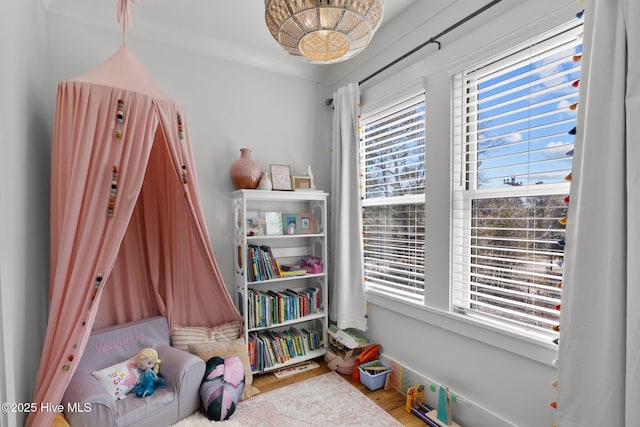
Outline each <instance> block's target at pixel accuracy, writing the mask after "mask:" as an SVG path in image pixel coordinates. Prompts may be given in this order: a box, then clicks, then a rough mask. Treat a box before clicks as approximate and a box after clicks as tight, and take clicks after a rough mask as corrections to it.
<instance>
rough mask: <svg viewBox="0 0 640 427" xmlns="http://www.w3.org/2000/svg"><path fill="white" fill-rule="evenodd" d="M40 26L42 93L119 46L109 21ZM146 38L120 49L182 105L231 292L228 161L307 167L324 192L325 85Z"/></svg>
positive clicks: (50, 20)
mask: <svg viewBox="0 0 640 427" xmlns="http://www.w3.org/2000/svg"><path fill="white" fill-rule="evenodd" d="M113 21H115V17H113ZM47 24H48V33H47V34H48V46H47V50H48V52H49V56H50V58H51V62H50V65H51V67H50V68H51V73H50V75H49V78H48V82H47V90H48V91H50V92H51V93H53V95H54V96H55V90H56V85H57V82H59V81H60V80H65V79H69V78H73V77H76V76H78V75H80V74H82V73H84V72H86V71H88V70H90V69H91V68H93V67H94V66H96V65H97V64H99V63H100V62H101V61H103V60H104V59H106V58H107V57H108V56H109V55H110V54H111V53H113V52H114V51H115V50H116V49H117V48H119V47H120V45H121V41H122V35H121V32H120V29H119V26H117V25H114V29H113V30H111V29H108V28H102V27H96V26H94V25H87V24H85V23H82V22H78V21H74V20H71V19H69V18H66V17H62V16H58V15H53V14H49V15H48V16H47ZM134 26H135V22H134ZM152 36H153V35H152V34H149V37H141V36H135V35H132V34H131V33H129V34H128V36H127V46H128V47H129V49H130V50H131V51H132V52H133V53H134V55H136V57H137V58H138V60H139V61H140V63H141V64H142V65H143V66H144V67H145V68H146V70H147V71H148V72H149V74H150V75H151V76H152V77H153V78H154V80H155V81H156V82H157V83H158V84H159V85H160V86H161V87H163V88H164V89H165V90H166V91H167V92H168V93H169V94H171V95H172V97H173V98H174V99H175V100H176V101H177V102H179V103H181V104H182V105H184V107H185V111H186V122H187V126H188V129H189V134H190V137H191V142H192V146H193V150H194V156H195V159H196V167H197V176H198V180H199V183H200V190H201V195H202V200H203V207H204V211H205V217H206V221H207V226H208V229H209V235H210V238H211V241H212V245H213V250H214V253H215V256H216V259H217V261H218V264H219V266H220V270H221V272H222V275H223V277H224V279H225V283H226V285H227V288H228V289H229V291H230V292H232V291H233V285H234V280H233V264H232V262H233V256H232V255H233V252H232V244H233V239H232V227H231V208H230V192H231V191H233V190H234V188H233V186H232V184H231V181H230V180H229V166H230V165H231V163H232V162H233V161H235V160H236V159H238V158H239V157H240V148H244V147H247V148H251V149H252V157H253V159H254V160H256V161H257V162H258V163H260V165H261V166H262V169H263V170H268V168H269V165H270V164H271V163H274V164H288V165H291V168H292V173H293V174H297V175H303V174H305V173H306V167H307V165H311V167H312V170H313V172H314V177H315V180H316V183H317V187H318V188H319V189H322V190H327V191H328V190H329V177H330V173H329V170H330V167H329V165H330V160H331V157H330V146H331V129H330V128H329V127H328V126H327V123H330V117H331V110H330V108H328V107H327V106H325V104H324V100H325V98H327V97H328V96H329V92H328V87H327V86H326V85H322V84H318V83H314V82H312V81H309V80H304V79H301V78H296V77H291V76H286V75H280V74H275V73H271V72H267V71H264V70H261V69H258V68H253V67H251V66H247V65H245V64H241V63H236V62H232V61H229V60H226V59H220V58H216V57H214V56H211V55H208V54H205V53H202V52H198V51H195V50H188V49H185V48H182V47H179V46H175V45H168V44H166V43H158V42H155V41H153V40H151V39H150V37H152ZM232 295H235V292H232Z"/></svg>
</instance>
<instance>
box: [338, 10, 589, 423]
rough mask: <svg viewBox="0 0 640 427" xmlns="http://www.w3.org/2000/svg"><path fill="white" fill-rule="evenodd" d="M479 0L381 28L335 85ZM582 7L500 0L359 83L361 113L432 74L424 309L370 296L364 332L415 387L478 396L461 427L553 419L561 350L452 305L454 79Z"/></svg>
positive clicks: (463, 410)
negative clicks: (410, 23) (415, 24)
mask: <svg viewBox="0 0 640 427" xmlns="http://www.w3.org/2000/svg"><path fill="white" fill-rule="evenodd" d="M437 3H438V4H441V3H442V2H437ZM483 3H486V2H465V1H457V2H456V3H455V4H454V5H453V6H452V7H445V8H443V9H442V10H441V11H440V12H439V13H438V14H436V15H435V16H433V17H432V18H431V19H428V20H426V21H425V22H424V24H423V25H421V26H420V27H419V28H418V29H416V30H415V31H413V32H410V33H408V34H405V33H403V31H404V28H406V27H403V26H401V25H398V26H397V28H396V35H395V36H394V35H392V34H389V33H387V34H385V36H386V37H387V38H386V39H384V40H380V41H379V42H378V44H377V45H376V43H373V42H372V45H371V46H370V47H371V50H369V49H367V51H365V52H364V53H363V54H361V56H358V57H356V59H357V61H359V65H358V66H357V67H355V66H354V64H350V63H345V64H343V65H340V66H339V67H336V68H334V69H332V75H333V76H334V78H335V79H337V80H336V81H337V82H336V83H335V85H334V88H337V87H339V86H341V85H344V84H345V83H347V82H355V81H359V80H361V79H362V78H364V77H366V76H368V75H370V74H371V73H373V72H374V71H375V70H376V69H378V68H379V67H380V66H382V65H384V64H386V63H388V62H389V61H391V60H393V59H395V58H397V57H399V56H400V55H402V54H404V53H405V52H408V51H410V50H411V49H412V48H413V47H415V46H417V45H418V44H420V43H421V42H423V41H426V40H428V39H430V38H431V37H432V36H434V35H436V34H437V33H439V32H440V31H442V30H443V29H444V28H447V27H448V26H449V25H451V24H453V23H454V22H455V21H456V20H457V19H459V18H461V17H462V16H464V15H465V14H466V13H470V12H472V11H473V10H475V9H477V8H478V7H480V6H481V5H482V4H483ZM582 7H583V5H582V4H580V3H579V2H577V1H557V0H540V1H535V2H532V1H529V2H524V1H509V2H502V3H501V4H499V5H498V6H496V7H495V8H493V9H491V10H490V11H489V12H487V13H485V14H483V15H481V16H480V17H478V18H475V19H473V20H472V21H470V22H468V23H467V24H464V25H463V26H462V27H460V28H458V29H457V30H454V31H453V32H452V33H450V34H449V35H447V36H444V37H442V38H441V39H440V41H441V42H442V49H441V50H439V51H438V50H437V47H436V46H435V45H430V46H427V47H425V48H424V49H423V50H421V51H420V52H419V53H417V54H415V55H413V56H411V57H410V58H408V59H407V60H405V61H403V62H401V63H399V64H397V65H395V66H393V67H392V68H391V69H390V70H389V71H386V72H384V73H383V74H381V75H379V76H378V77H376V78H373V79H371V80H370V81H369V82H366V83H364V84H363V85H361V91H362V94H363V95H362V100H363V110H364V109H366V108H367V105H368V104H371V103H375V102H376V100H379V99H381V98H383V97H385V96H388V95H389V94H391V93H393V92H394V91H396V90H398V89H400V88H402V87H403V86H406V85H407V84H410V83H412V82H414V81H416V80H417V79H419V78H426V98H427V116H426V117H427V118H426V121H427V132H426V133H427V147H428V148H427V183H428V184H427V187H428V188H427V198H426V200H427V203H426V206H427V207H426V217H427V250H426V254H425V257H426V265H425V268H426V276H427V278H426V285H425V289H426V300H427V303H426V305H427V306H426V307H407V305H406V304H402V303H396V302H393V301H390V300H389V299H387V298H385V297H382V296H379V295H369V297H368V301H369V307H368V316H369V330H368V331H367V335H369V336H370V337H371V338H372V339H373V340H374V341H376V342H379V343H381V344H382V346H383V349H384V354H385V355H386V356H387V357H389V358H390V359H392V360H396V361H397V362H399V363H400V364H401V365H403V366H405V367H407V368H410V370H411V371H412V372H413V375H414V384H415V383H420V382H423V381H427V380H428V381H436V382H438V383H439V384H445V385H447V386H449V387H450V388H451V389H452V390H453V391H455V392H456V393H457V394H459V395H461V396H463V397H464V398H466V399H468V400H470V401H472V402H474V403H473V405H472V406H471V407H465V406H464V405H462V404H460V405H454V406H453V411H454V418H457V419H458V420H459V421H460V423H461V424H462V425H470V426H474V427H477V426H480V427H484V426H487V427H488V426H501V425H509V423H512V424H515V425H519V426H524V427H526V426H531V427H533V426H550V425H552V424H553V417H554V410H553V409H552V408H551V406H550V403H551V402H552V401H554V400H555V397H556V393H555V389H553V388H552V387H551V385H550V383H551V382H552V381H553V379H554V378H555V376H556V370H555V368H554V367H553V364H552V361H553V360H554V359H555V358H556V357H557V349H556V348H554V345H553V344H552V343H550V342H548V343H547V342H535V341H531V340H523V339H521V338H518V337H517V336H515V335H513V334H508V333H507V332H504V331H497V330H494V329H492V328H487V327H485V326H479V325H477V324H475V323H473V322H470V321H468V319H463V318H462V316H459V315H455V314H452V313H450V312H449V311H448V310H449V305H450V304H449V297H450V294H449V274H450V271H449V268H448V265H449V248H450V217H451V214H450V206H451V202H450V182H451V164H450V163H451V162H450V152H451V118H450V117H451V108H450V102H451V76H452V74H453V73H454V72H456V71H460V70H461V69H462V68H463V67H465V66H470V65H473V64H474V63H475V62H478V61H480V60H482V59H484V58H485V57H489V56H491V55H494V54H498V53H500V52H501V51H502V50H504V49H506V48H508V47H509V46H510V45H511V43H516V42H518V41H525V40H527V39H528V38H530V37H533V36H534V35H536V34H537V33H539V32H543V31H546V30H549V29H551V28H554V27H556V26H558V25H560V24H561V23H563V22H566V21H569V20H571V19H575V13H576V12H578V11H579V10H580V9H581V8H582ZM421 8H426V5H424V4H423V2H417V3H416V4H415V6H413V7H412V8H411V9H410V13H409V14H408V15H409V17H412V18H413V17H415V16H421ZM422 16H424V15H422ZM388 39H395V40H398V42H397V43H395V44H393V45H391V46H388V47H386V48H385V49H381V48H380V45H381V44H383V43H388ZM427 384H428V383H427ZM431 403H432V404H433V403H436V402H434V401H432V402H431ZM481 407H483V408H485V409H487V411H482V410H481ZM490 412H492V413H493V414H491V413H490ZM494 415H496V416H494ZM505 420H506V421H507V422H505Z"/></svg>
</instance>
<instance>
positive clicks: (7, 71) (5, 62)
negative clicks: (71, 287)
mask: <svg viewBox="0 0 640 427" xmlns="http://www.w3.org/2000/svg"><path fill="white" fill-rule="evenodd" d="M0 28H2V30H1V31H2V44H1V45H0V57H1V58H2V67H0V81H2V82H3V86H2V89H0V94H1V96H0V98H1V99H2V102H1V103H0V129H2V131H1V132H0V147H1V148H2V167H1V168H0V171H1V172H0V180H1V184H0V206H2V209H0V236H2V238H1V239H0V342H1V343H2V344H1V347H2V352H1V353H0V401H2V402H29V401H30V399H31V396H32V394H33V390H34V384H35V378H36V375H37V372H38V364H39V362H40V348H41V346H42V341H43V337H44V330H45V325H46V313H47V295H48V280H49V278H48V271H49V243H48V242H49V226H48V224H49V170H50V169H49V163H50V141H49V139H50V138H49V135H50V110H51V106H50V105H48V103H47V102H46V98H45V97H44V96H43V94H44V93H45V92H46V90H47V88H46V85H45V82H44V74H43V70H46V68H47V65H46V50H45V13H44V9H43V8H42V5H41V4H40V2H36V1H29V2H25V1H22V0H11V1H4V2H2V6H1V7H0ZM24 419H25V415H24V414H16V413H6V412H5V411H2V412H0V424H1V425H2V426H21V425H23V423H24Z"/></svg>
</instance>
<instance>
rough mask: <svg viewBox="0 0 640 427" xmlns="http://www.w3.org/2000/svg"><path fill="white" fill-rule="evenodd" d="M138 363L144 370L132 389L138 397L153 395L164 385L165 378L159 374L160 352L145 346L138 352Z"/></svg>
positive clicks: (136, 359)
mask: <svg viewBox="0 0 640 427" xmlns="http://www.w3.org/2000/svg"><path fill="white" fill-rule="evenodd" d="M135 361H136V365H137V366H138V369H139V370H140V371H141V372H142V375H140V378H138V383H137V384H136V386H135V387H134V388H133V389H132V390H131V391H133V392H135V393H136V396H138V397H147V396H151V395H152V394H153V392H154V391H156V388H160V387H164V386H165V384H166V383H165V380H164V378H162V377H160V376H158V371H159V370H160V362H161V360H160V358H159V357H158V352H157V351H156V350H155V349H153V348H143V349H142V350H140V351H139V352H138V354H136V358H135Z"/></svg>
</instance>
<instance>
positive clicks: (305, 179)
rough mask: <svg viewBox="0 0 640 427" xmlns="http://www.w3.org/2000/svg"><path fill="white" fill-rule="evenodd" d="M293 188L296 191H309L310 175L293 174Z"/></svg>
mask: <svg viewBox="0 0 640 427" xmlns="http://www.w3.org/2000/svg"><path fill="white" fill-rule="evenodd" d="M293 189H294V190H297V191H310V190H311V177H309V176H294V177H293Z"/></svg>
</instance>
